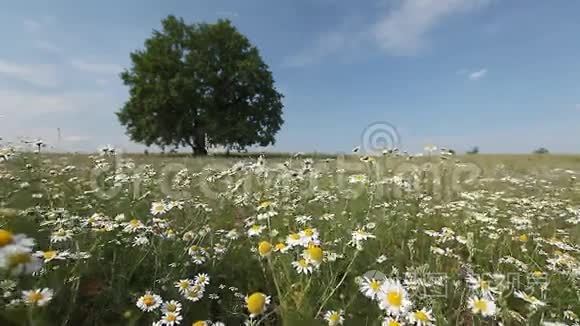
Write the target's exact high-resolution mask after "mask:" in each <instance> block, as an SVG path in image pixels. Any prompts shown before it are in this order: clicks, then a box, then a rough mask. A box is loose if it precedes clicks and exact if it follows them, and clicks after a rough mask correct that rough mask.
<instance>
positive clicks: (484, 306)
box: [468, 296, 496, 317]
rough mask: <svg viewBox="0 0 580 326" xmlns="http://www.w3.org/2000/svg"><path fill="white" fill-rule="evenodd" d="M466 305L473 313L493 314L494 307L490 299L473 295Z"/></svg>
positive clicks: (485, 315)
mask: <svg viewBox="0 0 580 326" xmlns="http://www.w3.org/2000/svg"><path fill="white" fill-rule="evenodd" d="M468 306H469V308H470V309H471V312H473V313H474V314H481V315H482V316H484V317H488V316H493V315H495V311H496V307H495V302H493V301H492V300H489V299H486V298H483V297H481V298H479V297H477V296H474V297H471V298H470V299H469V303H468Z"/></svg>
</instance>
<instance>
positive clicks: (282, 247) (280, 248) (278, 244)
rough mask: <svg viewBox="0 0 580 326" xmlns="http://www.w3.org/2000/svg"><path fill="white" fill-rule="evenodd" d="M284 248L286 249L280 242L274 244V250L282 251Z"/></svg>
mask: <svg viewBox="0 0 580 326" xmlns="http://www.w3.org/2000/svg"><path fill="white" fill-rule="evenodd" d="M284 248H286V245H285V244H283V243H282V242H278V243H277V244H276V250H282V249H284Z"/></svg>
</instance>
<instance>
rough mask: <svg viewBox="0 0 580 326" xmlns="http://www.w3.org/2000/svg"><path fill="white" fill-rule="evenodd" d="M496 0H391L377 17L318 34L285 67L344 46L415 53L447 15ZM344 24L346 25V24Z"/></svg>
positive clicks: (306, 62) (308, 61)
mask: <svg viewBox="0 0 580 326" xmlns="http://www.w3.org/2000/svg"><path fill="white" fill-rule="evenodd" d="M492 1H494V0H389V5H388V6H380V7H379V8H380V10H383V11H385V13H384V14H383V15H380V18H379V19H378V21H376V22H374V23H371V24H366V23H361V22H360V21H358V22H357V24H356V25H355V26H352V25H349V26H346V27H348V28H342V29H341V28H340V27H339V28H338V29H339V30H334V31H329V32H326V33H323V34H321V35H319V36H318V38H317V39H316V40H315V41H314V42H313V43H312V44H311V45H310V46H309V47H307V48H306V49H303V50H301V51H300V52H298V53H296V54H294V55H291V56H289V57H287V58H286V59H285V60H284V62H283V63H282V65H283V66H285V67H301V66H305V65H309V64H313V63H317V62H320V61H322V60H323V59H324V58H326V57H328V56H331V55H334V54H336V53H342V52H344V51H345V50H347V49H349V48H351V49H360V48H362V47H363V46H379V47H380V48H381V49H383V50H384V51H385V52H386V53H388V54H390V55H412V54H416V53H417V52H418V51H419V50H421V49H423V48H424V47H425V46H426V44H428V34H429V32H431V30H432V29H433V28H435V27H436V26H437V25H439V24H440V23H441V22H442V21H443V20H444V19H445V18H447V17H449V16H452V15H456V14H461V13H467V12H471V11H474V10H477V9H479V8H483V7H485V6H486V5H487V4H489V3H490V2H492ZM343 27H345V26H343Z"/></svg>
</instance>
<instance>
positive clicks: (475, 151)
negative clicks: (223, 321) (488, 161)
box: [467, 146, 479, 155]
mask: <svg viewBox="0 0 580 326" xmlns="http://www.w3.org/2000/svg"><path fill="white" fill-rule="evenodd" d="M467 154H470V155H472V154H479V147H478V146H474V147H473V148H472V149H470V150H468V151H467Z"/></svg>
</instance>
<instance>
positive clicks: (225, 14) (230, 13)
mask: <svg viewBox="0 0 580 326" xmlns="http://www.w3.org/2000/svg"><path fill="white" fill-rule="evenodd" d="M216 15H218V16H220V17H238V16H240V14H239V13H237V12H236V11H229V10H218V11H216Z"/></svg>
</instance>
